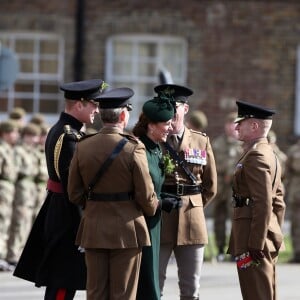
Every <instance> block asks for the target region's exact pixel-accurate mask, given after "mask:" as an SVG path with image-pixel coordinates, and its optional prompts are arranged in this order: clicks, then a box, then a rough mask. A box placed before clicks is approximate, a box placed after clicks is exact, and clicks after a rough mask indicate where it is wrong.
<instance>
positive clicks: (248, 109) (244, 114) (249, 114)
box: [234, 101, 276, 123]
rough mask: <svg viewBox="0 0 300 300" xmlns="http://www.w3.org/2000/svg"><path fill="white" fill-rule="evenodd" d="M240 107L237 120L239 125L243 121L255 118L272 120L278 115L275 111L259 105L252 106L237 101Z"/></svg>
mask: <svg viewBox="0 0 300 300" xmlns="http://www.w3.org/2000/svg"><path fill="white" fill-rule="evenodd" d="M236 104H237V107H238V116H237V118H236V119H235V121H234V122H235V123H239V122H241V121H242V120H245V119H249V118H255V119H263V120H264V119H272V117H273V115H274V114H275V113H276V111H275V110H273V109H269V108H266V107H263V106H260V105H257V104H252V103H249V102H245V101H236Z"/></svg>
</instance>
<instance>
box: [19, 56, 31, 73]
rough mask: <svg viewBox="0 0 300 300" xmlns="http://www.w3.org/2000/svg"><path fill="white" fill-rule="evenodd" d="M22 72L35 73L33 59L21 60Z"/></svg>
mask: <svg viewBox="0 0 300 300" xmlns="http://www.w3.org/2000/svg"><path fill="white" fill-rule="evenodd" d="M19 66H20V71H21V72H22V73H32V72H33V60H32V59H19Z"/></svg>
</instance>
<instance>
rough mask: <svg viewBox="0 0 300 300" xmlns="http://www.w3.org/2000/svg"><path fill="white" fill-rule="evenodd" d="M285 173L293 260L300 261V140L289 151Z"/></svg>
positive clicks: (294, 261)
mask: <svg viewBox="0 0 300 300" xmlns="http://www.w3.org/2000/svg"><path fill="white" fill-rule="evenodd" d="M285 175H286V176H285V178H286V191H287V203H288V206H289V214H290V220H291V239H292V247H293V257H292V259H291V262H293V263H300V140H298V141H297V142H296V143H295V144H294V145H292V146H291V147H290V148H289V149H288V151H287V161H286V174H285Z"/></svg>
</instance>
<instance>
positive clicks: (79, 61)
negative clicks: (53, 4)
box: [74, 0, 85, 81]
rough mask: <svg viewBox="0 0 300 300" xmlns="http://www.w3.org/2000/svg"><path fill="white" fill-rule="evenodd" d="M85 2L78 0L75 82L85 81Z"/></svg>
mask: <svg viewBox="0 0 300 300" xmlns="http://www.w3.org/2000/svg"><path fill="white" fill-rule="evenodd" d="M84 1H85V0H77V10H76V19H75V54H74V81H79V80H83V75H84V63H83V55H84V9H85V3H84Z"/></svg>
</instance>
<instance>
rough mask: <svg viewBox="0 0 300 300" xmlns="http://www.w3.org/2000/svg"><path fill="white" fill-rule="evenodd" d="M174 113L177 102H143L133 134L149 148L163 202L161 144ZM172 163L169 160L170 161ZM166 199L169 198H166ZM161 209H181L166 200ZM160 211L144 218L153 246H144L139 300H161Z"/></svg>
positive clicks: (157, 192) (175, 202)
mask: <svg viewBox="0 0 300 300" xmlns="http://www.w3.org/2000/svg"><path fill="white" fill-rule="evenodd" d="M174 114H175V102H174V101H173V100H172V99H170V98H164V97H162V96H160V97H155V98H154V99H151V100H149V101H147V102H145V103H144V105H143V111H142V114H141V115H140V118H139V121H138V122H137V124H136V125H135V127H134V128H133V133H134V134H135V135H136V136H137V137H139V138H140V140H141V141H142V142H143V143H144V145H145V147H146V154H147V159H148V165H149V171H150V175H151V177H152V181H153V184H154V188H155V192H156V194H157V196H158V198H159V199H161V196H162V195H161V187H162V184H163V181H164V175H165V171H166V168H169V167H170V163H169V165H168V166H167V165H166V164H165V159H164V158H163V157H162V151H161V148H160V146H159V143H160V142H165V141H166V139H167V136H168V133H169V131H170V129H171V128H172V127H171V120H172V118H173V116H174ZM169 162H170V161H169ZM164 196H166V195H164ZM163 198H164V199H163V200H160V208H161V209H164V210H167V211H169V212H170V211H171V209H172V208H176V207H178V200H177V199H174V198H173V199H172V198H168V197H163ZM161 209H158V210H157V211H156V214H155V215H154V216H153V217H147V216H145V219H146V222H147V226H148V229H149V234H150V239H151V246H149V247H144V248H143V251H142V261H141V268H140V275H139V284H138V291H137V297H136V299H139V300H147V299H149V300H159V299H160V289H159V248H160V228H161Z"/></svg>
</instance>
